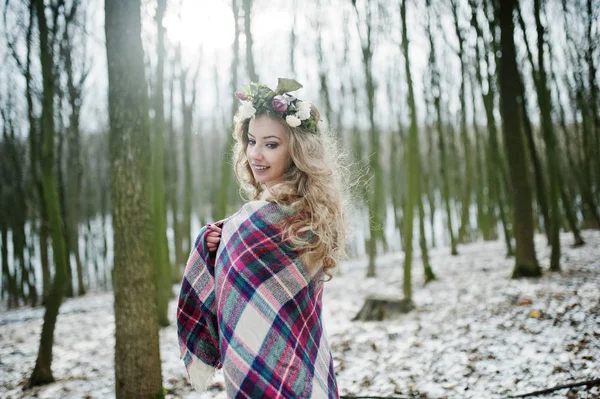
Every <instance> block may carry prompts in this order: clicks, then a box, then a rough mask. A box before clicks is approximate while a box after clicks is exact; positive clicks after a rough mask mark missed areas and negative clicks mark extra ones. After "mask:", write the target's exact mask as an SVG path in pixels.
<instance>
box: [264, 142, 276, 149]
mask: <svg viewBox="0 0 600 399" xmlns="http://www.w3.org/2000/svg"><path fill="white" fill-rule="evenodd" d="M267 147H269V148H271V149H275V148H277V147H278V144H276V143H269V144H267Z"/></svg>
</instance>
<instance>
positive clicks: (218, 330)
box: [177, 79, 347, 398]
mask: <svg viewBox="0 0 600 399" xmlns="http://www.w3.org/2000/svg"><path fill="white" fill-rule="evenodd" d="M301 87H302V86H301V85H300V84H299V83H297V82H296V81H294V80H291V79H279V85H278V87H277V89H276V90H275V91H273V90H271V89H269V88H268V87H266V86H264V85H259V84H256V83H252V84H251V85H250V86H247V87H245V89H244V93H236V96H237V98H238V99H240V100H241V102H242V105H241V107H240V110H239V111H238V113H237V115H236V118H235V121H236V124H235V128H234V132H233V135H234V138H235V140H236V145H235V149H234V163H235V165H234V167H235V172H236V176H237V178H238V180H239V182H240V183H241V186H242V190H244V191H245V192H246V194H248V196H249V199H250V200H251V201H250V202H248V203H247V204H246V205H244V206H243V207H242V208H241V209H240V210H239V211H238V212H237V213H235V214H234V215H232V216H230V217H228V218H227V219H225V220H224V221H222V222H219V223H216V224H213V225H209V226H206V227H204V228H203V229H202V230H201V231H200V234H199V236H198V238H197V239H196V242H195V245H194V248H193V250H192V252H191V254H190V258H189V260H188V263H187V266H186V271H185V275H184V278H183V282H182V287H181V293H180V298H179V305H178V310H177V321H178V334H179V342H180V346H181V356H182V358H183V359H184V362H185V365H186V368H187V370H188V374H189V377H190V381H191V382H192V384H193V385H194V386H196V388H197V389H205V387H206V385H207V383H208V382H209V380H210V378H211V376H212V375H213V374H214V369H215V368H223V374H224V377H225V386H226V391H227V396H228V397H229V398H263V397H264V398H338V397H339V396H338V390H337V384H336V380H335V373H334V366H333V360H332V356H331V351H330V348H329V344H328V342H327V338H326V334H325V330H324V327H323V324H322V321H321V304H322V293H323V283H324V281H325V280H326V278H325V276H327V277H328V278H331V271H332V268H333V267H335V266H336V264H337V263H338V261H339V259H340V257H341V256H342V255H343V254H344V238H345V228H346V225H345V212H344V210H343V209H344V203H345V202H344V201H343V198H345V196H344V192H343V190H342V187H347V186H344V185H343V183H344V182H342V178H341V177H342V173H341V169H340V168H339V167H338V166H337V162H339V157H338V156H337V154H335V156H334V154H333V153H334V151H335V148H336V147H335V146H334V145H333V144H332V143H331V142H330V140H329V137H328V136H327V134H326V133H327V132H326V131H325V129H323V128H322V126H321V124H320V123H319V122H320V117H319V112H318V111H317V109H316V108H315V107H314V106H313V105H311V104H310V103H308V102H306V101H300V100H298V99H297V98H296V97H294V96H293V95H291V94H290V92H293V91H295V90H297V89H299V88H301Z"/></svg>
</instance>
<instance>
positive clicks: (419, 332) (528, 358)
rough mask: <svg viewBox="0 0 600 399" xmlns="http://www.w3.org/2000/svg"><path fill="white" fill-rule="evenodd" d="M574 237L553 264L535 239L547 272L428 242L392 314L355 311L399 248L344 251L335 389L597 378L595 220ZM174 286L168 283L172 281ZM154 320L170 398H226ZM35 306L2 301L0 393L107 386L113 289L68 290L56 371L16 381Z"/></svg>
mask: <svg viewBox="0 0 600 399" xmlns="http://www.w3.org/2000/svg"><path fill="white" fill-rule="evenodd" d="M583 237H584V239H585V240H586V245H585V246H584V247H580V248H571V247H570V244H571V243H572V242H573V239H572V236H571V235H569V234H563V235H562V236H561V239H562V256H561V264H562V272H560V273H550V272H548V271H547V266H548V263H549V254H550V252H549V251H550V250H549V248H548V247H547V246H546V245H545V244H546V243H545V239H544V237H542V236H537V237H536V248H537V253H538V259H539V261H540V264H541V265H543V267H544V276H543V277H541V278H539V279H522V280H513V279H511V278H510V275H511V271H512V267H513V263H514V259H507V258H505V256H504V255H505V248H504V244H503V243H502V242H500V241H495V242H477V243H473V244H468V245H461V246H460V247H459V255H458V256H450V255H449V249H448V248H436V249H433V250H432V251H431V254H430V257H431V265H432V267H433V269H434V271H435V273H436V274H437V277H438V280H437V281H434V282H432V283H429V284H427V285H426V286H424V287H423V284H422V274H423V273H422V266H421V262H420V258H419V257H418V256H417V258H416V259H415V262H414V263H415V266H414V267H413V276H414V284H413V290H414V294H413V296H414V301H415V303H416V305H417V309H416V310H415V311H413V312H411V313H408V314H406V315H404V316H402V317H401V318H400V319H399V320H396V321H386V322H352V321H351V319H352V318H353V317H354V315H355V314H356V313H357V312H358V310H359V309H360V307H361V306H362V303H363V301H364V299H365V297H367V296H368V295H370V294H379V295H381V294H384V295H390V296H396V297H398V296H399V295H401V292H402V259H403V255H402V254H401V253H399V254H388V255H384V256H382V257H380V258H378V262H377V275H378V277H376V278H371V279H367V278H365V277H364V275H365V262H366V261H365V260H364V259H363V260H353V261H348V262H346V263H345V264H344V265H342V268H341V271H340V273H338V274H337V275H336V276H335V278H334V279H333V280H332V281H331V282H329V283H327V285H326V287H325V296H324V315H323V317H324V323H325V325H326V329H327V332H328V335H329V341H330V344H331V349H332V352H333V356H334V362H335V368H336V374H337V381H338V385H339V390H340V394H341V395H352V396H362V397H365V396H368V395H373V396H379V397H382V396H385V397H414V398H417V397H420V398H506V397H509V396H511V395H518V394H524V393H529V392H532V391H536V390H540V389H544V388H550V387H554V386H558V385H562V384H568V383H576V382H581V381H586V380H592V379H598V378H600V232H599V231H584V233H583ZM174 291H177V287H174ZM175 308H176V303H175V301H174V300H173V301H172V302H171V304H170V309H169V311H170V316H171V318H172V320H173V325H171V326H170V327H166V328H164V329H162V330H161V332H160V345H161V357H162V362H163V365H162V373H163V378H164V387H165V389H166V390H167V393H168V395H167V397H168V398H192V397H195V398H203V399H206V398H225V397H226V396H225V393H224V392H223V390H222V386H223V385H222V384H223V376H222V373H218V374H217V378H216V380H215V383H214V384H213V386H212V389H211V391H210V392H208V393H203V394H198V393H195V392H193V391H191V389H190V386H189V384H188V383H187V381H186V374H185V369H184V367H183V363H182V362H181V361H180V360H179V348H178V344H177V334H176V327H175V325H174V320H175ZM42 318H43V309H42V308H33V309H32V308H28V309H19V310H13V311H6V310H3V311H1V312H0V342H1V343H2V344H1V347H0V397H1V398H52V399H56V398H111V397H112V398H114V371H113V370H114V369H113V358H114V329H115V326H114V316H113V296H112V294H111V293H93V294H88V295H87V296H85V297H82V298H74V299H69V300H67V301H66V302H65V303H64V304H63V306H62V307H61V311H60V315H59V317H58V322H57V326H56V332H55V346H54V363H53V372H54V376H55V378H56V379H57V381H56V382H55V383H53V384H51V385H48V386H45V387H38V388H35V389H33V390H30V391H26V392H23V391H22V386H23V385H24V383H25V381H26V379H27V378H28V376H29V375H30V373H31V370H32V369H33V366H34V364H35V359H36V354H37V349H38V340H39V335H40V331H41V325H42ZM599 394H600V387H599V386H594V387H585V386H583V387H579V388H573V389H562V390H559V391H555V392H553V393H551V394H546V395H542V396H537V397H545V398H559V397H560V398H564V397H569V398H598V397H599Z"/></svg>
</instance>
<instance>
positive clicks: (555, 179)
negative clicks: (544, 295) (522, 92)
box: [533, 0, 561, 271]
mask: <svg viewBox="0 0 600 399" xmlns="http://www.w3.org/2000/svg"><path fill="white" fill-rule="evenodd" d="M533 9H534V16H535V25H536V28H537V37H538V40H537V44H538V74H537V75H538V79H537V80H536V89H537V95H538V102H539V105H540V113H541V122H542V133H543V135H544V142H545V143H546V159H547V162H548V168H547V169H548V180H549V182H550V190H549V191H550V198H549V200H550V226H549V231H550V244H551V245H552V252H551V254H550V270H552V271H560V234H559V233H560V217H561V216H560V208H559V203H558V201H559V195H560V193H559V190H560V189H559V182H560V181H561V178H560V174H561V170H560V167H559V163H558V156H557V153H556V135H555V133H554V126H553V124H552V116H551V113H552V104H551V98H550V91H549V90H548V79H547V74H546V67H545V66H544V27H543V26H542V22H541V20H540V13H541V7H540V0H534V2H533Z"/></svg>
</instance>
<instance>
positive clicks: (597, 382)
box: [509, 378, 600, 398]
mask: <svg viewBox="0 0 600 399" xmlns="http://www.w3.org/2000/svg"><path fill="white" fill-rule="evenodd" d="M584 385H592V386H593V385H600V378H596V379H593V380H587V381H581V382H574V383H572V384H565V385H558V386H555V387H553V388H547V389H542V390H541V391H535V392H529V393H524V394H521V395H513V396H509V398H525V397H527V396H538V395H543V394H545V393H552V392H554V391H560V390H561V389H567V388H575V387H581V386H584Z"/></svg>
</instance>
